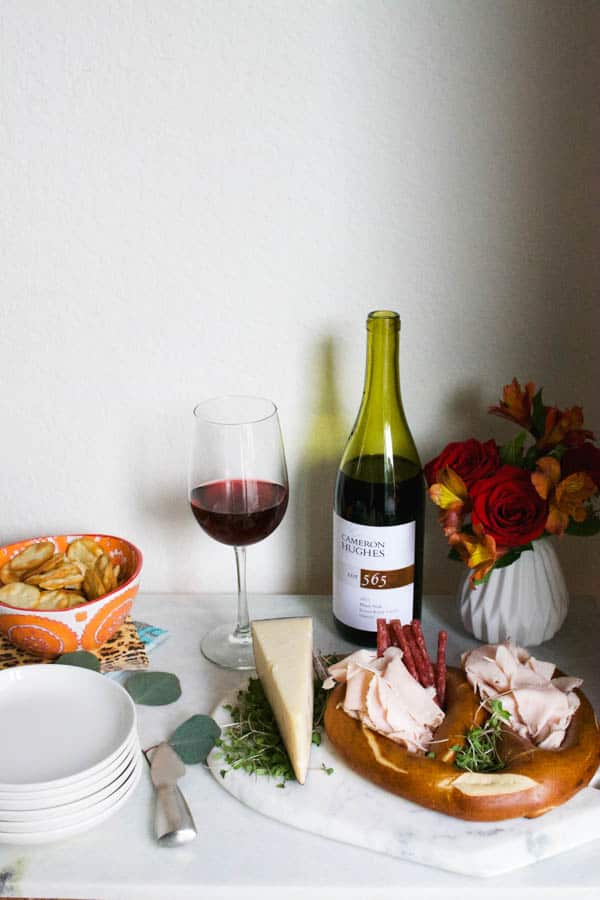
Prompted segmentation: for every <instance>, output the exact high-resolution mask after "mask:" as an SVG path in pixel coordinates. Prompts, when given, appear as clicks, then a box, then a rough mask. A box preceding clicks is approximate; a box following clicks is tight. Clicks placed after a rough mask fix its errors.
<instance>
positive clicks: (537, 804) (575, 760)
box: [325, 668, 600, 822]
mask: <svg viewBox="0 0 600 900" xmlns="http://www.w3.org/2000/svg"><path fill="white" fill-rule="evenodd" d="M345 690H346V685H345V684H339V685H338V686H337V687H336V688H334V690H333V691H332V692H331V694H330V696H329V698H328V701H327V706H326V709H325V729H326V732H327V735H328V737H329V740H330V741H331V742H332V744H333V745H334V747H335V748H336V750H337V752H338V753H339V755H340V756H341V757H342V758H343V759H344V761H345V762H346V763H347V764H348V765H349V766H350V768H352V769H353V770H354V771H355V772H357V773H358V774H359V775H362V776H364V777H365V778H368V779H369V780H370V781H373V782H374V783H375V784H377V785H379V786H380V787H382V788H385V789H386V790H388V791H391V792H392V793H394V794H398V795H399V796H401V797H404V798H405V799H406V800H411V801H412V802H413V803H418V804H419V805H421V806H426V807H428V808H429V809H433V810H436V811H437V812H441V813H445V814H446V815H449V816H455V817H457V818H459V819H471V820H474V821H481V822H485V821H497V820H499V819H514V818H518V817H519V816H526V817H527V818H533V817H535V816H541V815H543V813H545V812H549V811H550V810H551V809H554V807H556V806H559V805H560V804H561V803H564V802H565V801H566V800H568V799H569V798H570V797H572V796H573V794H575V793H577V791H579V790H580V789H581V788H583V787H585V785H586V784H588V783H589V781H590V779H591V778H592V776H593V775H594V773H595V771H596V769H597V768H598V766H599V765H600V730H599V728H598V722H597V720H596V716H595V715H594V710H593V709H592V707H591V705H590V703H589V701H588V700H587V698H586V697H585V695H584V694H583V693H582V692H581V691H579V690H578V691H577V695H578V696H579V699H580V701H581V703H580V706H579V708H578V709H577V711H576V712H575V714H574V716H573V719H572V721H571V724H570V725H569V728H568V731H567V734H566V736H565V739H564V741H563V743H562V745H561V747H560V749H558V750H539V749H537V748H536V747H534V746H533V744H530V743H528V742H526V741H523V740H522V739H521V738H519V737H517V735H515V734H514V733H511V732H505V733H504V735H503V738H502V742H501V747H500V754H501V757H502V759H503V761H504V763H505V766H504V768H503V769H501V770H500V771H498V772H494V773H490V774H487V775H483V774H477V773H469V772H465V771H462V770H460V769H458V768H457V767H456V766H455V764H454V753H453V752H452V750H451V748H452V747H453V746H455V745H457V744H459V745H460V744H462V743H464V739H465V734H466V732H467V731H468V730H469V728H471V727H472V726H473V724H474V722H475V721H476V720H477V721H478V722H479V721H481V719H482V718H483V717H484V716H485V715H487V714H486V713H485V712H484V711H483V710H482V709H481V707H480V702H479V699H478V696H477V695H476V694H475V692H474V691H473V688H472V687H471V685H470V684H469V682H468V681H467V679H466V676H465V674H464V672H463V671H462V670H460V669H454V668H448V672H447V678H446V717H445V719H444V721H443V722H442V724H441V725H440V727H439V728H438V730H437V731H436V733H435V734H434V739H433V742H432V744H431V751H432V752H433V753H434V754H435V757H434V758H431V757H430V756H427V755H424V754H423V755H418V754H415V753H410V752H409V751H408V750H407V749H406V748H405V747H403V746H402V745H400V744H397V743H395V742H393V741H391V740H389V739H388V738H386V737H384V736H383V735H380V734H378V733H377V732H375V731H371V730H370V729H368V728H366V727H364V726H363V725H362V724H361V723H360V722H359V721H358V720H357V719H353V718H351V717H350V716H348V715H347V714H346V713H345V712H344V710H343V709H342V708H341V705H340V704H341V702H342V700H343V697H344V692H345Z"/></svg>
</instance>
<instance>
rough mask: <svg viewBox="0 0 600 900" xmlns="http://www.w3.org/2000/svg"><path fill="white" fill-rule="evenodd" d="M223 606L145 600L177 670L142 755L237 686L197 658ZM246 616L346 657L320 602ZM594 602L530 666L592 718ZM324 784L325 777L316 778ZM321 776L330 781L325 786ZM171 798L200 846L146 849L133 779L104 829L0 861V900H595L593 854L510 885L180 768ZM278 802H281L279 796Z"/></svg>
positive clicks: (227, 601)
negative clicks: (310, 820) (262, 805)
mask: <svg viewBox="0 0 600 900" xmlns="http://www.w3.org/2000/svg"><path fill="white" fill-rule="evenodd" d="M232 609H233V600H232V598H231V597H223V596H217V595H203V596H200V595H197V596H189V595H171V596H168V595H164V594H161V595H146V596H141V597H140V598H139V599H138V601H137V604H136V609H135V612H136V615H137V616H138V617H139V618H144V619H146V620H147V621H152V622H153V623H155V624H156V625H159V626H161V627H166V628H168V629H169V630H170V631H171V637H170V638H169V640H168V641H166V642H165V644H163V645H162V646H160V647H158V648H157V649H156V651H154V653H153V655H152V660H151V662H152V668H153V669H155V670H159V669H162V670H167V671H176V672H177V673H178V674H179V677H180V679H181V683H182V688H183V694H182V697H181V698H180V699H179V700H178V701H177V703H175V704H172V705H171V706H167V707H162V708H157V707H154V708H151V707H146V708H141V707H140V708H139V712H140V717H139V720H140V736H141V740H142V745H143V746H150V745H151V744H153V743H156V742H157V741H158V740H162V739H164V738H165V737H166V736H168V734H169V733H170V732H171V731H172V730H173V729H174V728H175V727H176V726H177V725H178V724H179V723H180V722H182V721H183V720H184V719H186V718H187V717H188V716H190V715H192V714H193V713H197V712H207V711H208V710H210V709H212V708H214V707H215V705H216V704H217V703H218V702H219V700H220V699H221V697H222V696H223V695H224V694H226V693H227V692H228V691H230V690H233V689H235V688H236V687H237V686H238V685H239V684H240V683H241V681H242V677H241V676H240V675H239V674H237V673H232V672H224V671H221V670H219V669H216V668H215V667H214V666H212V665H211V664H210V663H208V662H206V661H205V660H204V659H203V658H202V657H201V656H200V653H199V649H198V647H199V641H200V637H201V635H202V634H203V633H204V631H206V630H207V628H208V627H209V626H210V625H213V624H217V623H219V622H223V621H225V620H226V619H228V618H229V615H228V614H229V613H231V612H232ZM251 609H252V612H253V613H254V614H255V615H256V616H267V615H278V614H281V615H297V614H306V613H309V614H311V615H313V617H314V618H315V626H316V629H315V630H316V635H317V638H316V640H317V644H318V646H319V647H320V648H321V649H323V650H336V649H341V650H343V649H345V647H344V642H343V641H341V640H340V639H339V638H338V637H337V635H336V634H335V633H334V632H333V630H332V628H331V624H330V612H329V610H330V605H329V601H328V600H327V599H326V598H318V597H310V598H301V597H274V596H261V597H257V598H254V600H253V602H252V605H251ZM441 623H444V624H445V625H446V626H447V627H449V631H450V638H449V657H450V661H452V659H454V660H455V661H456V659H457V657H458V653H459V651H460V650H463V649H465V648H467V647H470V646H473V645H474V644H475V641H473V639H472V638H469V637H468V636H467V635H466V634H464V632H463V631H462V627H461V626H460V623H459V620H458V616H457V613H456V610H455V607H454V603H453V601H451V600H449V599H446V598H433V599H431V600H430V601H429V602H428V603H427V604H426V608H425V613H424V625H425V632H426V634H427V632H428V631H430V630H431V631H435V630H436V629H437V628H439V627H440V625H441ZM599 634H600V603H599V602H598V601H596V600H591V599H587V600H584V599H579V600H575V601H574V602H573V603H572V605H571V609H570V612H569V616H568V618H567V622H566V623H565V626H564V628H563V630H562V631H561V633H560V634H559V635H558V636H557V637H556V638H554V639H553V641H551V642H550V643H549V644H547V645H544V648H543V651H542V652H541V653H540V655H545V656H547V657H551V658H552V659H554V660H555V661H556V662H557V664H558V665H559V666H560V667H561V668H562V669H564V670H566V671H569V670H575V667H576V670H577V674H580V675H581V676H582V677H583V678H584V679H585V680H586V686H585V689H586V692H587V694H588V696H589V697H590V699H591V701H592V702H593V703H594V705H595V706H596V708H597V709H599V708H600V673H599V672H598V664H597V659H598V650H597V648H598V635H599ZM324 777H326V776H324ZM332 777H333V776H332ZM181 786H182V788H183V790H184V792H185V795H186V797H187V799H188V802H189V804H190V807H191V809H192V812H193V814H194V816H195V819H196V823H197V825H198V827H199V832H200V833H199V837H198V839H197V840H196V841H195V842H194V843H193V844H190V845H188V846H186V847H182V848H179V849H162V848H160V849H159V848H158V847H157V845H156V844H155V842H154V839H153V836H152V815H153V796H152V788H151V785H150V782H149V779H148V778H147V777H143V778H142V781H141V783H140V785H139V786H138V788H137V791H136V794H135V796H134V797H133V799H132V800H131V802H130V803H129V804H128V805H127V806H126V807H124V809H123V810H122V811H121V812H120V813H119V814H118V815H117V816H116V817H115V818H114V819H112V820H110V821H109V822H107V823H106V824H105V825H104V826H102V827H100V828H98V829H97V830H95V831H92V832H90V833H89V834H86V835H81V836H80V837H77V838H73V839H71V840H69V841H65V842H63V843H59V844H56V845H51V846H50V845H49V846H43V847H34V848H31V849H28V848H24V847H15V848H12V847H2V848H0V896H7V897H11V896H12V897H46V898H48V897H62V898H79V900H82V898H94V900H142V898H143V900H167V898H168V900H188V898H197V897H200V896H201V897H203V898H204V900H212V898H215V900H225V898H228V900H229V898H231V900H233V898H235V900H247V898H252V900H253V898H259V897H260V898H267V900H270V898H273V900H274V898H276V897H277V898H278V900H281V898H283V900H300V898H302V900H310V898H315V900H316V898H319V900H320V898H322V897H324V896H327V898H328V900H330V898H334V900H337V898H342V897H343V898H344V900H348V898H352V900H358V898H361V900H366V898H368V900H371V898H373V900H383V898H386V900H387V898H392V897H393V898H394V900H397V897H398V892H399V890H402V892H403V895H404V896H410V897H418V898H419V900H421V898H434V897H439V898H442V897H443V898H444V900H447V898H449V897H460V898H461V900H463V898H464V900H470V898H472V900H475V898H481V895H482V891H483V890H484V891H485V896H486V898H502V900H506V897H507V896H509V897H510V898H511V900H517V898H523V900H525V898H527V900H538V898H539V900H541V898H544V900H548V898H550V900H553V898H557V900H558V898H559V897H560V898H561V900H570V898H586V900H587V898H596V900H597V898H600V867H599V866H598V858H599V853H600V841H597V840H596V841H593V842H590V843H587V844H585V845H584V846H581V847H579V848H577V849H575V850H571V851H569V852H566V853H563V854H561V855H559V856H554V857H552V858H550V859H546V860H544V861H541V862H538V863H536V864H534V865H530V866H527V867H526V868H523V869H519V870H517V871H515V872H512V873H511V874H508V875H501V876H494V877H491V878H487V879H486V880H485V883H482V880H481V879H480V878H477V877H469V876H465V875H457V874H453V873H450V872H445V871H441V870H438V869H434V868H431V867H427V866H422V865H419V864H417V863H414V862H408V861H404V860H399V859H395V858H393V857H391V856H386V855H384V854H379V853H373V852H372V851H369V850H364V849H360V848H357V847H353V846H350V845H348V844H343V843H339V842H335V841H331V840H326V839H324V838H322V837H319V836H318V835H314V834H308V833H306V832H303V831H300V830H298V829H296V828H291V827H289V826H286V825H282V824H281V823H279V822H275V821H273V820H272V819H269V818H267V817H266V816H261V815H259V814H257V813H256V812H254V811H253V810H251V809H249V808H247V807H246V806H244V805H242V804H241V803H239V801H237V800H236V799H235V798H233V797H231V796H229V795H228V794H227V793H226V792H225V791H223V789H222V788H221V787H220V786H219V785H218V784H217V783H216V782H215V781H214V780H213V778H212V777H211V776H210V774H209V773H208V772H207V771H206V770H205V769H202V768H201V767H198V766H196V767H189V768H188V771H187V774H186V776H185V778H184V779H183V780H182V782H181ZM279 793H282V792H279Z"/></svg>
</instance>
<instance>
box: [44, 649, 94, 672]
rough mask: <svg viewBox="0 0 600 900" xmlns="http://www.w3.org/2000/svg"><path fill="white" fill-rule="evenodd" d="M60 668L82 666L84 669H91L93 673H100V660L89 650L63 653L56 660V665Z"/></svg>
mask: <svg viewBox="0 0 600 900" xmlns="http://www.w3.org/2000/svg"><path fill="white" fill-rule="evenodd" d="M56 664H58V665H59V666H80V667H81V668H82V669H91V670H92V671H93V672H99V671H100V660H99V659H98V657H97V656H94V654H93V653H88V652H87V650H75V651H73V653H63V655H62V656H59V657H58V659H57V660H55V665H56Z"/></svg>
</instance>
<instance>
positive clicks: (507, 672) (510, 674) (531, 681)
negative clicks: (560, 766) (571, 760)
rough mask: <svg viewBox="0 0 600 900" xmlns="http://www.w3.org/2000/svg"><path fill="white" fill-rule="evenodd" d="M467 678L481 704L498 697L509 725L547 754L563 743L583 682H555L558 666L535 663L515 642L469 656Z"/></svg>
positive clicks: (566, 679) (491, 646) (559, 679)
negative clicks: (479, 697) (482, 700)
mask: <svg viewBox="0 0 600 900" xmlns="http://www.w3.org/2000/svg"><path fill="white" fill-rule="evenodd" d="M462 665H463V668H464V670H465V674H466V676H467V678H468V680H469V682H470V684H471V685H472V686H473V688H474V689H475V690H476V691H478V692H479V695H480V696H481V697H482V699H484V700H487V699H495V698H498V699H500V700H501V701H502V705H503V707H504V708H505V709H506V710H507V711H508V712H509V713H510V720H509V721H507V723H506V724H507V726H509V727H510V728H512V729H513V730H514V731H516V733H517V734H518V735H520V736H521V737H522V738H525V739H526V740H530V741H531V742H532V743H534V744H535V745H536V746H537V747H539V748H540V749H542V750H556V749H558V748H559V747H560V745H561V744H562V742H563V740H564V737H565V733H566V731H567V728H568V727H569V724H570V722H571V719H572V717H573V714H574V713H575V711H576V709H577V708H578V707H579V697H578V696H577V694H575V693H574V691H575V689H576V688H579V687H581V685H582V684H583V681H582V679H581V678H571V677H565V676H562V677H557V678H553V677H552V676H553V675H554V672H555V669H556V667H555V665H554V664H553V663H550V662H544V661H543V660H539V659H535V657H533V656H530V655H529V653H528V652H527V650H525V649H524V648H523V647H517V646H516V645H515V644H513V643H512V642H511V641H504V642H503V643H502V644H486V645H485V646H483V647H477V648H476V649H475V650H470V651H469V652H468V653H464V654H463V657H462Z"/></svg>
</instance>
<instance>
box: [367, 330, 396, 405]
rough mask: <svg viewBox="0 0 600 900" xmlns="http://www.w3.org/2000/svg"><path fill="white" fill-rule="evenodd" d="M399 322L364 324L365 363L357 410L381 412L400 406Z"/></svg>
mask: <svg viewBox="0 0 600 900" xmlns="http://www.w3.org/2000/svg"><path fill="white" fill-rule="evenodd" d="M399 351H400V331H399V323H397V322H396V321H394V320H389V319H379V320H375V321H372V320H369V322H368V324H367V366H366V370H365V385H364V390H363V398H362V403H361V412H362V411H363V409H365V408H366V406H367V405H369V406H370V408H371V409H372V412H373V413H376V411H377V410H381V412H382V413H383V414H385V413H386V412H388V413H390V412H392V411H393V410H394V409H398V407H400V409H402V398H401V394H400V366H399Z"/></svg>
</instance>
